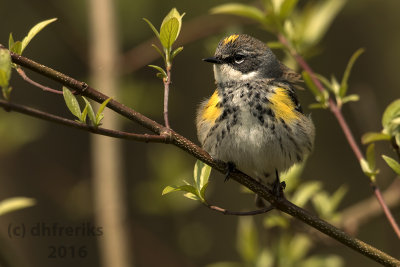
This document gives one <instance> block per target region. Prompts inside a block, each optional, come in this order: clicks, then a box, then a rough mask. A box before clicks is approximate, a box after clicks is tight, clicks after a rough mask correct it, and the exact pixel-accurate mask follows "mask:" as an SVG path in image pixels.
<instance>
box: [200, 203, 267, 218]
mask: <svg viewBox="0 0 400 267" xmlns="http://www.w3.org/2000/svg"><path fill="white" fill-rule="evenodd" d="M204 205H205V206H206V207H207V208H209V209H212V210H214V211H217V212H219V213H222V214H224V215H235V216H254V215H258V214H264V213H267V212H269V211H271V210H273V209H274V206H272V205H270V206H268V207H265V208H263V209H259V210H253V211H229V210H226V209H224V208H221V207H218V206H212V205H209V204H206V203H204Z"/></svg>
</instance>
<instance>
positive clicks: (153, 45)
mask: <svg viewBox="0 0 400 267" xmlns="http://www.w3.org/2000/svg"><path fill="white" fill-rule="evenodd" d="M151 46H152V47H153V48H154V49H155V50H156V51H157V53H159V54H160V56H161V57H162V58H163V59H164V61H165V55H164V53H163V52H161V50H160V48H158V46H156V45H155V44H151Z"/></svg>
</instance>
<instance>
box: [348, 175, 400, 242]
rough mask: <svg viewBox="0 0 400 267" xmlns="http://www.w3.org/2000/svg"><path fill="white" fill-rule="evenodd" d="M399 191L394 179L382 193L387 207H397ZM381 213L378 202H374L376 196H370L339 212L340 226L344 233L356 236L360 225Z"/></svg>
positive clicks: (399, 197) (399, 182)
mask: <svg viewBox="0 0 400 267" xmlns="http://www.w3.org/2000/svg"><path fill="white" fill-rule="evenodd" d="M399 191H400V180H399V179H395V180H394V181H393V183H392V184H391V185H390V186H389V187H388V188H386V189H385V191H383V192H382V197H383V198H384V199H385V202H386V204H387V205H388V207H391V208H395V207H397V206H399V204H400V194H399ZM382 213H383V210H382V207H381V206H380V204H379V202H377V201H376V196H370V197H369V198H367V199H364V200H362V201H360V202H358V203H356V204H354V205H352V206H350V207H347V208H346V209H344V210H342V211H340V214H341V220H340V226H341V227H342V228H343V229H345V231H346V232H348V233H351V234H356V233H357V231H358V229H359V228H360V227H361V225H363V224H365V223H366V222H367V221H370V220H372V219H373V218H375V217H378V216H379V215H382Z"/></svg>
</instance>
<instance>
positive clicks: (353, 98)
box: [342, 94, 360, 104]
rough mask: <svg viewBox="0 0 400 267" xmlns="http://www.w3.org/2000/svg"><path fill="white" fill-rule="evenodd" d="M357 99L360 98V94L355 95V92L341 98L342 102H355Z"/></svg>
mask: <svg viewBox="0 0 400 267" xmlns="http://www.w3.org/2000/svg"><path fill="white" fill-rule="evenodd" d="M358 100H360V96H359V95H356V94H352V95H347V96H345V97H343V98H342V103H343V104H344V103H347V102H350V101H353V102H356V101H358Z"/></svg>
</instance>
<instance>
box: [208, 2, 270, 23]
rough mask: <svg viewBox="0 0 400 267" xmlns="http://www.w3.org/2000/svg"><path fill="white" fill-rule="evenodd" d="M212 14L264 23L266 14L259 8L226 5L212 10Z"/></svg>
mask: <svg viewBox="0 0 400 267" xmlns="http://www.w3.org/2000/svg"><path fill="white" fill-rule="evenodd" d="M210 12H211V13H212V14H231V15H237V16H241V17H245V18H249V19H253V20H255V21H258V22H260V23H264V20H265V14H264V13H263V12H262V11H261V10H260V9H258V8H256V7H253V6H249V5H244V4H237V3H231V4H224V5H219V6H216V7H214V8H212V9H211V10H210Z"/></svg>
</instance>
